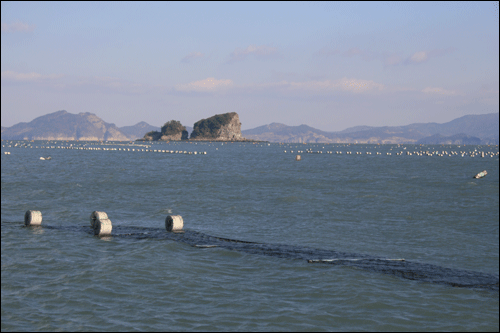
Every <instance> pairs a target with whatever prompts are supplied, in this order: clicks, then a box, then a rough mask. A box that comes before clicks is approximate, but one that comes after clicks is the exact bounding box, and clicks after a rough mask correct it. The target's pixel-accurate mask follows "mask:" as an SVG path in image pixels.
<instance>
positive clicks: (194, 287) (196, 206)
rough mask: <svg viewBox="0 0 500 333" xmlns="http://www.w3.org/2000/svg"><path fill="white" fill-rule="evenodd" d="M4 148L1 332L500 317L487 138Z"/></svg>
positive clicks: (426, 325)
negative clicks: (95, 226) (106, 224)
mask: <svg viewBox="0 0 500 333" xmlns="http://www.w3.org/2000/svg"><path fill="white" fill-rule="evenodd" d="M146 150H147V151H146ZM1 151H2V155H1V156H2V157H1V161H2V162H1V163H2V164H1V194H2V195H1V197H2V206H1V232H2V239H1V252H2V270H1V276H2V278H1V283H2V286H1V294H2V297H1V299H2V300H1V329H2V331H132V330H134V331H360V330H363V331H498V330H499V305H498V300H499V287H498V281H499V280H498V279H499V278H498V277H499V223H498V221H499V156H498V146H453V145H451V146H450V145H435V146H434V145H424V146H420V145H409V144H405V145H367V144H351V145H349V144H267V143H220V142H217V143H215V142H214V143H208V142H207V143H175V142H171V143H154V144H143V145H140V144H127V143H110V142H108V143H106V142H105V143H96V142H93V143H92V142H61V141H50V142H49V141H35V142H27V141H5V140H3V141H2V149H1ZM285 151H286V152H285ZM5 152H9V153H10V154H5ZM184 152H186V153H184ZM194 152H196V154H194ZM204 152H206V154H204ZM349 152H351V153H349ZM483 153H484V156H485V157H482V155H483ZM297 154H300V155H301V157H302V160H301V161H296V159H295V157H296V155H297ZM49 156H50V157H51V159H50V160H41V159H40V157H49ZM483 170H487V172H488V174H487V176H486V177H484V178H481V179H473V178H472V176H474V175H475V174H477V173H478V172H480V171H483ZM27 210H39V211H41V212H42V214H43V223H42V226H41V227H24V214H25V212H26V211H27ZM93 211H104V212H106V213H107V214H108V216H109V219H110V220H111V221H112V223H113V232H112V236H111V237H102V238H99V237H97V236H94V235H93V233H92V230H91V228H90V222H89V218H90V215H91V213H92V212H93ZM168 215H181V216H182V217H183V220H184V230H185V232H184V233H168V232H167V231H166V230H165V218H166V217H167V216H168ZM331 259H335V260H331ZM350 259H351V260H350ZM352 259H356V260H352ZM386 259H405V261H391V260H386Z"/></svg>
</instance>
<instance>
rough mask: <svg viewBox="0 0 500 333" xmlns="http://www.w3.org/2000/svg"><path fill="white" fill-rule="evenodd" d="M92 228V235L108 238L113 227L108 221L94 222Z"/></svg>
mask: <svg viewBox="0 0 500 333" xmlns="http://www.w3.org/2000/svg"><path fill="white" fill-rule="evenodd" d="M94 225H95V227H94V235H96V236H109V235H111V230H112V229H113V226H112V225H111V221H110V220H109V219H102V220H96V221H95V224H94Z"/></svg>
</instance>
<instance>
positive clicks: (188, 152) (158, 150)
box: [6, 146, 207, 155]
mask: <svg viewBox="0 0 500 333" xmlns="http://www.w3.org/2000/svg"><path fill="white" fill-rule="evenodd" d="M19 148H20V147H19ZM24 148H28V146H24ZM29 148H35V149H36V148H42V149H74V150H101V151H104V150H106V151H107V150H109V151H137V152H154V153H167V154H188V155H198V154H199V155H206V154H207V152H206V151H200V152H197V151H187V150H165V149H139V148H137V149H136V148H132V149H130V148H101V147H95V148H94V147H61V146H40V147H38V146H35V147H32V146H30V147H29ZM6 153H8V154H10V152H6Z"/></svg>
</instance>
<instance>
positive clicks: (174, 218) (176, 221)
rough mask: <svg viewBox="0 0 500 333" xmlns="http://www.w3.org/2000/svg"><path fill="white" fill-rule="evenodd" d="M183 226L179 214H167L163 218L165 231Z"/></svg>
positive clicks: (180, 228)
mask: <svg viewBox="0 0 500 333" xmlns="http://www.w3.org/2000/svg"><path fill="white" fill-rule="evenodd" d="M182 227H184V220H183V219H182V216H180V215H169V216H167V218H166V220H165V228H166V229H167V231H181V230H182Z"/></svg>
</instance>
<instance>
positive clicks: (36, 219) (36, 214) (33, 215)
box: [24, 210, 42, 227]
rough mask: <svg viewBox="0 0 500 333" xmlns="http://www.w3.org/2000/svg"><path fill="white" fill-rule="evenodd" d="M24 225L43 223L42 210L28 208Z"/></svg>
mask: <svg viewBox="0 0 500 333" xmlns="http://www.w3.org/2000/svg"><path fill="white" fill-rule="evenodd" d="M24 225H25V226H27V227H28V226H34V225H42V212H40V211H38V210H28V211H26V213H25V214H24Z"/></svg>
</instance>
